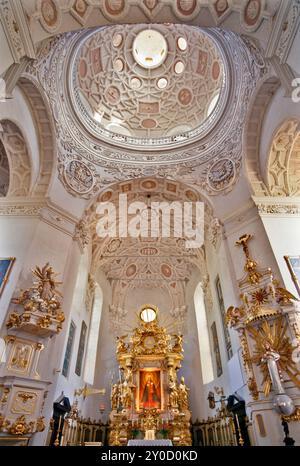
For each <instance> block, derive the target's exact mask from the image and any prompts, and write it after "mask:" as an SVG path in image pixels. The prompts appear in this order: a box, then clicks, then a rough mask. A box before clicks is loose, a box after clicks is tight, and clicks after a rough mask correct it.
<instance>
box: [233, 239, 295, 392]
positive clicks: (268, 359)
mask: <svg viewBox="0 0 300 466" xmlns="http://www.w3.org/2000/svg"><path fill="white" fill-rule="evenodd" d="M251 238H252V235H248V234H245V235H243V236H241V237H240V238H239V240H238V241H237V242H236V244H237V245H238V246H242V248H243V252H244V254H245V258H246V264H245V267H244V270H245V272H246V276H245V277H244V278H243V279H241V280H240V281H239V287H240V289H241V295H240V299H241V302H242V306H240V307H234V306H230V307H229V308H228V310H227V313H226V320H227V323H228V325H230V326H231V327H233V328H235V329H236V330H237V331H238V332H239V337H240V342H241V347H242V358H243V363H244V367H245V370H246V373H247V376H248V382H247V383H248V388H249V390H250V392H251V394H252V396H253V398H254V399H255V400H257V399H258V398H259V392H260V390H259V384H258V380H257V379H256V377H255V372H254V367H258V368H259V369H260V370H261V373H262V382H261V385H262V392H263V393H264V395H265V397H268V396H269V393H270V390H273V391H274V392H275V393H277V394H285V390H284V387H283V385H282V382H283V374H285V376H286V377H288V378H289V380H291V381H292V382H293V383H294V384H295V385H296V386H297V387H299V388H300V378H299V376H300V372H299V370H298V368H297V365H296V363H295V362H294V355H295V350H297V348H298V347H297V346H293V345H292V343H291V341H290V336H289V330H291V331H292V332H293V333H294V334H295V336H296V339H295V341H296V342H297V328H296V327H293V324H294V325H295V319H294V317H292V314H291V310H292V309H293V306H294V305H293V302H294V301H297V298H296V297H295V296H293V295H292V294H291V293H290V292H289V291H287V290H286V289H284V288H282V287H280V286H279V283H278V282H277V281H276V280H274V278H273V275H272V271H271V269H261V268H258V264H257V262H256V261H255V260H253V259H252V258H251V256H250V252H249V247H248V242H249V240H250V239H251ZM295 309H296V308H295ZM287 311H288V314H287V315H285V312H287ZM293 315H294V314H293ZM290 322H291V325H289V323H290ZM251 341H253V342H254V346H253V345H252V344H251Z"/></svg>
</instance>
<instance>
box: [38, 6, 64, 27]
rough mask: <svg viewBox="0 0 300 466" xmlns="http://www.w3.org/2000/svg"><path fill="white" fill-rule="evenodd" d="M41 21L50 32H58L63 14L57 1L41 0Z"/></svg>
mask: <svg viewBox="0 0 300 466" xmlns="http://www.w3.org/2000/svg"><path fill="white" fill-rule="evenodd" d="M39 4H40V14H41V16H40V21H41V23H42V25H43V27H44V28H45V29H46V31H48V32H54V31H56V30H57V29H58V28H59V26H60V23H61V13H60V9H59V6H58V4H57V1H56V0H40V2H39Z"/></svg>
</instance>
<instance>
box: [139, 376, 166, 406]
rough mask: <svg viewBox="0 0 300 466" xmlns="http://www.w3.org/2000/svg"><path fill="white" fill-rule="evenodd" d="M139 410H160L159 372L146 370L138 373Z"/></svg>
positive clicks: (160, 384) (160, 389) (160, 387)
mask: <svg viewBox="0 0 300 466" xmlns="http://www.w3.org/2000/svg"><path fill="white" fill-rule="evenodd" d="M138 393H139V409H151V408H152V409H153V408H156V409H162V381H161V371H160V370H158V369H156V368H155V369H151V370H149V369H147V370H140V371H139V391H138Z"/></svg>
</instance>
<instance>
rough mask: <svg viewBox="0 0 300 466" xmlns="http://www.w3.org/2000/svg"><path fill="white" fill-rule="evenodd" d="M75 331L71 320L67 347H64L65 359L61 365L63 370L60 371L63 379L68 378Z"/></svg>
mask: <svg viewBox="0 0 300 466" xmlns="http://www.w3.org/2000/svg"><path fill="white" fill-rule="evenodd" d="M75 330H76V325H75V324H74V322H73V320H71V324H70V329H69V336H68V341H67V347H66V352H65V358H64V363H63V369H62V375H64V376H65V377H68V374H69V368H70V363H71V356H72V349H73V343H74V337H75Z"/></svg>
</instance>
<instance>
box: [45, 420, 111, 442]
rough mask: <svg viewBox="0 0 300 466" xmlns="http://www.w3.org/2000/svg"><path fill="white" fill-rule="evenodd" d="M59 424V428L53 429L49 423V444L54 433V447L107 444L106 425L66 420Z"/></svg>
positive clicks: (93, 421) (99, 422) (89, 421)
mask: <svg viewBox="0 0 300 466" xmlns="http://www.w3.org/2000/svg"><path fill="white" fill-rule="evenodd" d="M61 424H62V425H61V426H60V428H57V427H56V428H55V425H54V423H53V422H52V423H50V432H49V437H48V438H49V442H50V438H53V433H54V443H53V444H54V446H75V445H77V446H78V445H82V446H84V445H86V444H93V443H94V444H99V445H105V444H107V429H108V425H107V424H103V423H102V422H101V421H96V420H91V419H83V418H79V419H76V420H75V419H70V418H66V419H64V420H63V422H62V423H61ZM48 444H49V443H48Z"/></svg>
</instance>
